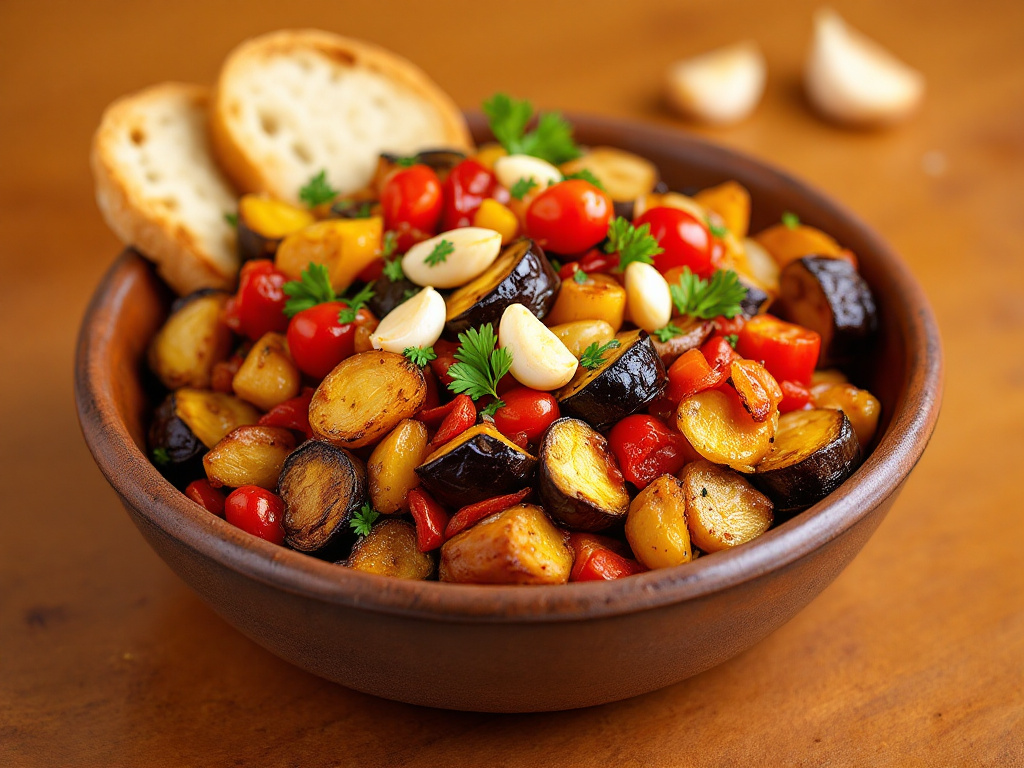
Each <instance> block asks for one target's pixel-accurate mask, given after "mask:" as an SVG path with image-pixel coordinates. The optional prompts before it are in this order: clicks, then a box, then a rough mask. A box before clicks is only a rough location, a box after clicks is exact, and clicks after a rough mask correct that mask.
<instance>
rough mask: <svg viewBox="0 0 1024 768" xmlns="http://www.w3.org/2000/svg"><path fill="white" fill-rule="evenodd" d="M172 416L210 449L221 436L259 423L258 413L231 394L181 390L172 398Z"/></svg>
mask: <svg viewBox="0 0 1024 768" xmlns="http://www.w3.org/2000/svg"><path fill="white" fill-rule="evenodd" d="M172 398H173V403H174V406H173V411H174V415H175V416H177V417H178V418H179V419H181V421H182V422H184V424H185V425H186V426H187V427H188V428H189V429H190V430H191V431H192V433H193V434H194V435H195V436H196V437H197V438H198V439H199V440H200V442H202V444H203V445H205V446H206V447H207V448H213V446H215V445H216V444H217V443H219V442H220V441H221V439H223V437H224V435H226V434H227V433H228V432H230V431H231V430H233V429H236V428H238V427H240V426H242V425H244V424H255V423H256V422H257V421H259V418H260V412H259V411H258V410H256V409H255V408H253V407H252V406H251V405H249V403H247V402H245V401H243V400H239V399H238V398H237V397H234V396H233V395H225V394H223V393H221V392H210V391H209V390H205V389H192V388H190V387H185V388H182V389H179V390H178V391H176V392H175V393H174V394H173V395H172Z"/></svg>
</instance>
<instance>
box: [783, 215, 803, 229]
mask: <svg viewBox="0 0 1024 768" xmlns="http://www.w3.org/2000/svg"><path fill="white" fill-rule="evenodd" d="M782 223H783V225H784V226H785V227H786V229H796V228H797V227H799V226H800V217H799V216H797V215H796V214H795V213H793V212H792V211H786V212H785V213H783V214H782Z"/></svg>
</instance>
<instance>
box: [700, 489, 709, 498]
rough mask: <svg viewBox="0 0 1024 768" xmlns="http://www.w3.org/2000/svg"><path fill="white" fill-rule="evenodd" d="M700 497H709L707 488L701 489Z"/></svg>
mask: <svg viewBox="0 0 1024 768" xmlns="http://www.w3.org/2000/svg"><path fill="white" fill-rule="evenodd" d="M700 495H701V496H707V495H708V489H707V488H701V489H700Z"/></svg>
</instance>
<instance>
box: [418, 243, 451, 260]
mask: <svg viewBox="0 0 1024 768" xmlns="http://www.w3.org/2000/svg"><path fill="white" fill-rule="evenodd" d="M452 253H455V244H454V243H453V242H451V241H450V240H442V241H441V242H439V243H438V244H437V245H435V246H434V250H432V251H431V252H430V254H429V255H428V256H427V258H425V259H424V260H423V263H424V264H427V265H428V266H431V267H436V266H437V265H438V264H440V263H441V262H443V261H448V256H449V255H450V254H452Z"/></svg>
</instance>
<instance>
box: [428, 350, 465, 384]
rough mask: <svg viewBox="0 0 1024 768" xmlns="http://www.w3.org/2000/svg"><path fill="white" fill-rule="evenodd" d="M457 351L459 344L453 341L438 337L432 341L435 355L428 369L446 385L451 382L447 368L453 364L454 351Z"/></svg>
mask: <svg viewBox="0 0 1024 768" xmlns="http://www.w3.org/2000/svg"><path fill="white" fill-rule="evenodd" d="M458 351H459V344H457V343H455V342H454V341H445V340H444V339H438V340H437V341H435V342H434V354H435V355H437V357H435V358H434V359H433V360H431V361H430V370H432V371H433V372H434V375H435V376H437V380H438V381H439V382H440V383H442V384H444V385H445V386H446V387H447V386H448V385H449V384H451V383H452V377H451V376H449V375H448V369H449V368H451V367H452V366H453V365H454V364H455V362H456V360H455V353H456V352H458Z"/></svg>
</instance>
